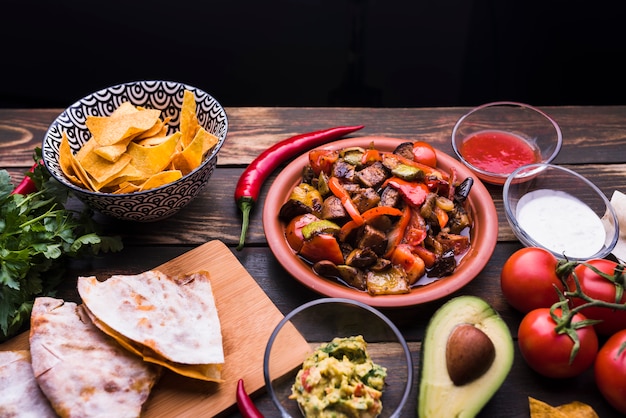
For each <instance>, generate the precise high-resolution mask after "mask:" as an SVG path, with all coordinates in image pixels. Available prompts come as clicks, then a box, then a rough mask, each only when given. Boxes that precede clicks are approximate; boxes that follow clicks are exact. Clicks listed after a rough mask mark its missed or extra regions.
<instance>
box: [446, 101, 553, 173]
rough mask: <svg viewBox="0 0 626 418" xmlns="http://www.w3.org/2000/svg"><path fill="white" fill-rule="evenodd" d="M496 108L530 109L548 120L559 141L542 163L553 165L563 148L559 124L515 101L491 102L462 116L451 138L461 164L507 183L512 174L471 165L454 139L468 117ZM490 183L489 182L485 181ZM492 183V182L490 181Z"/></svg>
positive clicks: (534, 109)
mask: <svg viewBox="0 0 626 418" xmlns="http://www.w3.org/2000/svg"><path fill="white" fill-rule="evenodd" d="M496 106H502V107H505V106H508V107H518V108H522V109H528V110H531V111H533V112H535V113H537V114H539V115H540V116H543V117H544V118H545V119H546V120H548V121H549V122H550V123H551V124H552V126H553V127H554V129H555V131H556V134H557V141H556V146H555V147H554V151H552V154H550V155H549V156H548V157H546V158H545V159H544V160H543V161H542V162H541V163H546V164H547V163H551V162H552V161H554V159H555V158H556V157H557V155H558V154H559V152H560V151H561V148H562V146H563V132H562V131H561V127H560V126H559V124H558V123H557V122H556V121H555V120H554V119H553V118H552V117H551V116H550V115H548V114H547V113H546V112H544V111H543V110H541V109H539V108H537V107H535V106H532V105H529V104H526V103H522V102H515V101H497V102H489V103H485V104H482V105H480V106H477V107H474V108H472V109H471V110H470V111H468V112H467V113H465V114H464V115H463V116H461V117H460V118H459V119H458V120H457V121H456V122H455V124H454V127H453V128H452V135H451V137H450V139H451V141H452V148H453V149H454V153H455V154H456V155H457V157H458V158H459V159H460V160H461V162H462V163H463V164H465V165H466V166H467V167H468V168H470V169H471V170H472V171H474V172H476V173H477V174H478V175H480V176H482V177H485V178H492V179H498V180H504V181H506V178H507V177H508V176H509V175H510V174H511V173H510V174H502V173H494V172H491V171H486V170H483V169H481V168H479V167H476V166H475V165H473V164H472V163H470V162H469V161H467V160H466V159H465V157H464V156H463V154H462V153H461V150H460V149H459V147H458V145H457V141H455V140H454V138H455V137H456V133H457V131H458V129H459V126H460V125H461V123H463V122H464V121H465V119H467V118H468V117H470V116H471V115H472V114H474V113H476V112H478V111H480V110H483V109H487V108H492V107H496ZM485 181H488V180H485ZM488 182H490V181H488Z"/></svg>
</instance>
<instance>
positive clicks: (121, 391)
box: [29, 297, 161, 417]
mask: <svg viewBox="0 0 626 418" xmlns="http://www.w3.org/2000/svg"><path fill="white" fill-rule="evenodd" d="M30 325H31V329H30V335H29V341H30V352H31V356H32V366H33V373H34V376H35V379H36V380H37V383H38V384H39V387H40V388H41V390H42V391H43V393H44V394H45V395H46V397H47V398H48V399H49V400H50V403H51V404H52V407H53V408H54V409H55V411H56V412H57V414H59V415H60V416H61V417H93V416H116V417H138V416H140V414H141V410H142V406H143V404H144V403H145V402H146V400H147V399H148V396H149V394H150V391H151V389H152V387H153V386H154V384H155V383H156V381H157V379H158V377H159V375H160V370H161V369H160V367H158V366H155V365H153V364H149V363H145V362H144V361H142V360H141V358H139V357H137V356H135V355H133V354H131V353H129V352H128V351H126V350H125V349H124V348H123V347H122V346H120V345H119V344H118V343H117V342H116V341H115V340H114V339H112V338H110V337H109V336H107V335H106V334H104V333H103V332H101V331H100V330H99V329H98V328H96V327H95V326H94V325H93V324H92V322H91V321H90V320H89V317H88V316H87V314H86V313H85V309H84V306H83V305H76V304H75V303H72V302H64V301H63V300H61V299H55V298H50V297H40V298H37V299H35V303H34V306H33V310H32V314H31V324H30Z"/></svg>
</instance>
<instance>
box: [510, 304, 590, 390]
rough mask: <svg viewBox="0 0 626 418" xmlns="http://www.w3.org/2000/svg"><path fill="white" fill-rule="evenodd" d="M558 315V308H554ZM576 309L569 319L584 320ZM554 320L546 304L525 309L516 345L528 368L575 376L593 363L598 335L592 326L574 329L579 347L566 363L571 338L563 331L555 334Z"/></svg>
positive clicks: (538, 371)
mask: <svg viewBox="0 0 626 418" xmlns="http://www.w3.org/2000/svg"><path fill="white" fill-rule="evenodd" d="M555 314H556V316H557V317H559V318H560V317H561V315H562V311H561V309H555ZM585 319H586V318H585V316H584V315H582V314H580V313H577V314H575V315H574V318H573V319H572V323H575V322H579V321H583V320H585ZM555 326H556V322H555V321H554V320H553V319H552V317H551V315H550V308H538V309H534V310H532V311H530V312H529V313H527V314H526V315H525V316H524V318H523V319H522V322H521V323H520V326H519V329H518V335H517V337H518V340H517V342H518V345H519V348H520V352H521V353H522V357H523V358H524V360H526V363H527V364H528V365H529V366H530V368H531V369H533V370H534V371H536V372H537V373H539V374H541V375H542V376H545V377H549V378H558V379H561V378H568V377H574V376H578V375H579V374H581V373H582V372H584V371H585V370H587V369H588V368H589V367H591V365H592V364H593V362H594V360H595V358H596V354H597V352H598V336H597V335H596V332H595V330H594V329H593V327H592V326H586V327H583V328H579V329H577V330H576V333H577V334H578V338H579V339H580V348H579V349H578V353H577V354H576V357H575V358H574V360H573V361H572V363H571V364H570V355H571V352H572V348H573V346H574V342H573V341H572V339H571V338H570V337H569V336H568V335H567V334H557V332H556V331H555Z"/></svg>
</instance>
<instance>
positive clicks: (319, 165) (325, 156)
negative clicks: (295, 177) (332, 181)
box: [309, 148, 339, 175]
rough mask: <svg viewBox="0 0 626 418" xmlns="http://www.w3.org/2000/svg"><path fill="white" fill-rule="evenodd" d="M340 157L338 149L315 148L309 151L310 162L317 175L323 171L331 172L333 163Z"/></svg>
mask: <svg viewBox="0 0 626 418" xmlns="http://www.w3.org/2000/svg"><path fill="white" fill-rule="evenodd" d="M338 158H339V152H338V151H337V150H327V149H321V148H320V149H314V150H312V151H310V152H309V163H310V164H311V168H312V169H313V172H314V173H315V175H319V174H320V173H321V172H324V173H326V174H329V173H330V171H331V170H332V167H333V163H334V162H335V161H337V159H338Z"/></svg>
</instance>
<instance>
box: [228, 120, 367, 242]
mask: <svg viewBox="0 0 626 418" xmlns="http://www.w3.org/2000/svg"><path fill="white" fill-rule="evenodd" d="M362 128H363V125H358V126H338V127H335V128H330V129H324V130H320V131H315V132H309V133H306V134H300V135H296V136H293V137H291V138H287V139H284V140H282V141H280V142H278V143H276V144H274V145H273V146H271V147H270V148H268V149H266V150H265V151H263V152H262V153H261V154H260V155H259V156H258V157H257V158H255V159H254V161H252V163H250V165H249V166H248V167H247V168H246V169H245V170H244V172H243V173H242V174H241V177H239V181H238V182H237V186H236V187H235V202H236V203H237V207H238V208H239V210H241V212H242V213H243V223H242V226H241V237H240V239H239V245H238V246H237V250H241V249H242V248H243V246H244V244H245V239H246V232H247V231H248V224H249V222H250V211H251V210H252V208H253V207H254V204H255V203H256V201H257V199H258V197H259V193H260V190H261V186H262V184H263V182H264V181H265V179H266V178H267V177H268V176H269V175H270V174H272V172H273V171H274V169H276V167H278V166H279V165H280V164H282V163H284V162H285V161H286V160H287V159H289V158H291V157H294V156H296V155H298V154H300V153H302V152H304V151H306V150H309V149H311V148H313V147H316V146H318V145H321V144H324V143H326V142H329V141H332V140H335V139H339V138H341V137H342V136H344V135H347V134H349V133H352V132H355V131H358V130H359V129H362Z"/></svg>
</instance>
